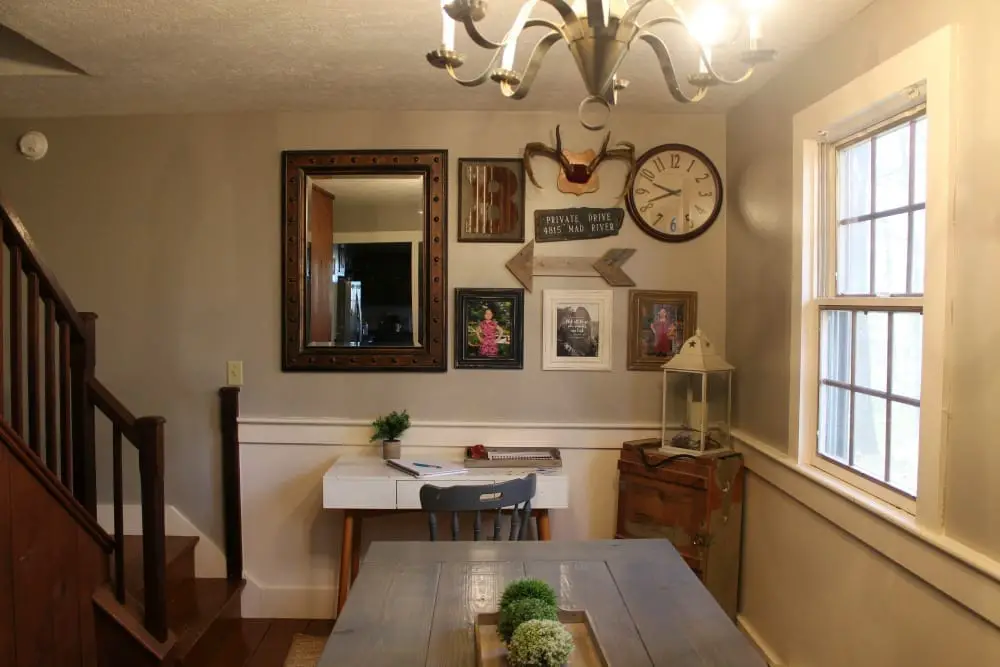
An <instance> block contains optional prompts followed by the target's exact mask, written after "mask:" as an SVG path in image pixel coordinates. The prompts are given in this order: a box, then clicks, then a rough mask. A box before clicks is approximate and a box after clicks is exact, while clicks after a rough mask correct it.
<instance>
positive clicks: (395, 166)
mask: <svg viewBox="0 0 1000 667" xmlns="http://www.w3.org/2000/svg"><path fill="white" fill-rule="evenodd" d="M282 158H283V173H282V183H283V200H284V210H283V214H282V215H283V220H282V229H283V240H284V244H283V266H284V270H283V282H282V288H283V290H282V292H283V301H284V318H283V319H284V329H283V332H282V341H283V354H282V368H283V369H284V370H286V371H298V370H304V371H312V370H331V371H364V370H371V371H407V370H408V371H443V370H446V368H447V354H446V349H445V348H446V340H447V337H446V334H445V332H446V331H447V321H446V320H447V308H446V305H445V304H446V300H445V291H446V276H447V265H446V259H447V257H446V248H447V241H448V236H447V232H446V223H445V220H446V207H447V167H448V154H447V151H431V150H426V151H285V152H284V153H283V154H282Z"/></svg>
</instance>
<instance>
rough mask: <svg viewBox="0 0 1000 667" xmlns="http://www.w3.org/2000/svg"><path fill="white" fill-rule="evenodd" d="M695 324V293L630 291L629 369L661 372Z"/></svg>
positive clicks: (691, 331)
mask: <svg viewBox="0 0 1000 667" xmlns="http://www.w3.org/2000/svg"><path fill="white" fill-rule="evenodd" d="M697 324H698V294H697V292H661V291H653V290H629V309H628V369H629V370H630V371H658V370H660V368H661V367H662V366H663V364H665V363H666V362H667V361H669V360H670V359H671V358H673V356H674V355H675V354H677V353H678V352H680V349H681V345H683V344H684V341H686V340H687V339H688V338H690V337H691V336H693V335H694V332H695V329H696V328H697Z"/></svg>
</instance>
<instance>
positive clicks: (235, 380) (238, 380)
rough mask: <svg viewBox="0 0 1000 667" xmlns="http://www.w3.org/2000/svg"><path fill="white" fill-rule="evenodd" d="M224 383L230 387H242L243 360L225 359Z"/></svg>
mask: <svg viewBox="0 0 1000 667" xmlns="http://www.w3.org/2000/svg"><path fill="white" fill-rule="evenodd" d="M226 384H228V385H229V386H230V387H242V386H243V362H242V361H227V362H226Z"/></svg>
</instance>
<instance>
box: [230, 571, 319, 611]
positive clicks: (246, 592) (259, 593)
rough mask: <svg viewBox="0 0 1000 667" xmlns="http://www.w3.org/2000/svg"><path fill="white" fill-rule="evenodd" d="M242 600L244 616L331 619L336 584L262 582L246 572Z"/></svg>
mask: <svg viewBox="0 0 1000 667" xmlns="http://www.w3.org/2000/svg"><path fill="white" fill-rule="evenodd" d="M241 602H242V608H241V615H242V616H243V618H318V619H330V618H333V617H334V612H335V611H336V609H337V587H336V586H332V587H330V586H310V587H305V586H261V585H260V583H259V582H258V581H257V580H256V579H255V578H254V577H253V576H252V575H250V574H248V575H247V585H246V588H244V589H243V599H242V601H241Z"/></svg>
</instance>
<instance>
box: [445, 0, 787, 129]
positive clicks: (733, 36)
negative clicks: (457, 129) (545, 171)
mask: <svg viewBox="0 0 1000 667" xmlns="http://www.w3.org/2000/svg"><path fill="white" fill-rule="evenodd" d="M487 2H488V0H442V2H441V18H442V25H443V29H442V34H441V47H440V48H439V49H437V50H435V51H431V52H430V53H428V54H427V60H428V62H430V64H431V65H433V66H435V67H438V68H441V69H443V70H445V71H447V72H448V74H449V76H451V78H452V79H454V80H455V81H457V82H458V83H459V84H461V85H463V86H479V85H481V84H483V83H485V82H486V81H487V80H493V81H495V82H496V83H498V84H500V91H501V92H502V93H503V95H504V96H505V97H510V98H513V99H516V100H519V99H522V98H523V97H525V96H526V95H527V94H528V91H529V90H530V89H531V84H532V83H533V82H534V80H535V76H537V74H538V70H539V69H541V66H542V60H543V59H544V58H545V55H546V54H547V53H548V51H549V49H550V48H552V46H553V45H555V44H556V43H557V42H560V41H564V42H566V45H567V46H568V47H569V50H570V53H572V54H573V58H574V60H575V61H576V64H577V67H578V68H579V70H580V75H581V76H582V77H583V82H584V85H585V86H586V88H587V93H588V95H587V97H586V98H585V99H584V100H583V101H582V102H581V103H580V109H579V114H580V122H581V123H582V124H583V126H584V127H586V128H588V129H591V130H599V129H601V128H603V127H604V124H605V122H606V120H607V119H606V118H605V119H604V121H602V122H600V123H594V122H587V121H585V120H584V110H585V108H586V107H587V105H588V104H596V105H599V106H601V107H603V108H604V109H605V110H606V111H607V112H608V113H610V110H611V106H612V105H614V104H615V103H616V102H617V100H618V92H619V91H621V90H623V89H625V88H626V87H627V86H628V81H626V80H625V79H622V78H621V77H619V76H618V68H619V67H620V66H621V64H622V62H623V61H624V60H625V57H626V56H627V55H628V52H629V49H630V48H631V47H632V44H634V43H635V42H636V40H642V41H643V42H645V43H646V44H648V45H649V46H650V48H652V49H653V52H654V53H655V54H656V57H657V60H658V61H659V65H660V69H661V71H662V73H663V79H664V81H665V82H666V84H667V89H668V90H669V91H670V94H671V95H672V96H673V98H674V99H675V100H677V101H678V102H682V103H693V102H699V101H701V100H702V99H703V98H704V97H705V95H706V94H707V93H708V90H709V89H710V88H711V87H713V86H716V85H719V84H726V85H734V84H738V83H742V82H743V81H746V80H747V79H749V78H750V76H751V75H752V74H753V70H754V67H755V66H756V65H758V64H759V63H762V62H767V61H770V60H773V59H774V55H775V52H774V51H772V50H769V49H762V48H761V47H760V42H761V35H762V25H763V13H764V10H765V9H766V7H767V5H768V4H769V3H770V0H741V3H740V11H739V12H738V14H737V15H736V16H734V15H732V14H731V13H730V12H729V11H727V6H728V5H731V4H736V0H730V1H729V2H721V1H720V0H700V2H701V4H700V5H699V6H698V7H697V8H696V9H695V11H694V12H692V13H691V15H690V17H688V16H687V15H686V14H685V12H684V11H683V10H682V8H681V7H680V6H679V4H680V3H679V0H575V1H573V2H572V3H571V2H569V1H568V0H525V2H524V4H523V5H522V6H521V9H520V11H519V12H518V14H517V17H516V18H515V19H514V23H513V25H512V26H511V28H510V30H508V31H507V34H506V35H505V36H504V38H503V39H502V40H501V41H499V42H494V41H491V40H489V39H487V38H486V37H484V36H483V34H482V33H481V32H480V31H479V28H478V27H477V26H476V23H477V22H479V21H481V20H482V19H483V18H484V17H485V16H486V8H487ZM540 2H542V3H545V4H548V5H551V6H552V7H554V8H555V10H556V11H557V12H558V13H559V15H560V16H561V17H562V23H559V24H557V23H555V22H553V21H549V20H547V19H542V18H532V17H531V14H532V12H533V10H534V9H535V8H536V6H537V5H538V4H539V3H540ZM654 6H666V7H667V8H668V9H669V10H670V15H669V16H658V17H656V18H651V19H649V20H646V21H640V15H641V14H642V13H643V10H645V9H647V8H648V7H654ZM457 23H461V24H462V25H463V26H464V27H465V31H466V32H467V33H468V35H469V37H470V38H471V39H472V41H473V42H475V43H476V45H478V46H480V47H482V48H484V49H487V50H489V51H492V52H493V57H492V58H491V60H490V62H489V64H488V65H487V66H486V69H484V70H483V71H482V72H481V73H480V74H479V75H478V76H475V77H473V78H471V79H461V78H459V77H458V75H457V74H456V73H455V70H456V69H458V68H459V67H460V66H461V65H462V63H463V62H465V56H464V54H462V53H460V52H458V51H456V50H455V26H456V24H457ZM659 25H671V26H673V27H674V28H675V29H677V30H678V33H679V34H680V35H681V38H682V39H686V40H688V41H689V42H690V43H692V44H693V46H694V47H695V49H696V50H697V52H698V60H699V71H698V72H696V73H692V74H690V75H689V76H688V77H687V81H688V83H689V84H691V86H692V87H693V88H694V91H693V93H691V94H688V93H686V92H685V91H684V90H683V89H682V88H681V84H680V81H679V77H678V74H677V71H676V69H675V63H674V60H673V59H672V58H671V55H670V50H669V49H668V48H667V45H666V43H665V42H664V41H663V39H662V38H661V37H660V36H658V35H656V34H655V33H653V32H652V29H653V28H654V27H656V26H659ZM528 28H544V29H545V30H546V32H545V34H544V35H543V36H542V37H541V38H539V40H538V41H537V42H536V43H535V46H534V49H533V50H532V52H531V56H530V57H529V59H528V63H527V65H526V66H525V67H524V69H523V70H518V69H516V68H515V66H514V55H515V52H516V50H517V44H518V40H519V39H520V37H521V34H522V33H523V32H524V31H525V30H526V29H528ZM727 36H728V39H727ZM742 39H745V40H746V43H747V49H746V50H745V51H744V52H743V55H742V58H741V60H742V62H743V64H744V66H745V67H744V68H743V69H744V71H743V73H742V75H740V76H739V77H737V78H734V79H733V78H726V77H724V76H722V75H721V74H719V73H718V71H716V69H715V67H714V66H713V64H712V48H713V47H715V46H717V45H719V44H722V43H724V42H726V41H729V42H732V43H735V42H738V41H740V40H742ZM498 65H499V66H498ZM606 115H607V114H606Z"/></svg>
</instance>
